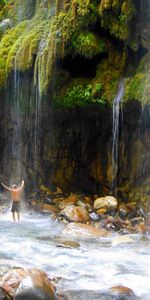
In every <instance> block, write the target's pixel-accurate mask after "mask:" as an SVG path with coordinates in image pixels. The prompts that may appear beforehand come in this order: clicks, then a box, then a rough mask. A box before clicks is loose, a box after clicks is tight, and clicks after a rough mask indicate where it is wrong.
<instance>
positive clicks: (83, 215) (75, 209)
mask: <svg viewBox="0 0 150 300" xmlns="http://www.w3.org/2000/svg"><path fill="white" fill-rule="evenodd" d="M61 214H62V215H64V216H65V217H66V218H67V220H69V221H72V222H82V223H86V222H88V221H89V220H90V215H89V213H88V211H87V209H86V208H84V207H80V206H74V205H68V206H66V207H65V208H64V209H63V210H62V211H61Z"/></svg>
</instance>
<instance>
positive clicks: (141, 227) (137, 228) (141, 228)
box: [134, 223, 149, 233]
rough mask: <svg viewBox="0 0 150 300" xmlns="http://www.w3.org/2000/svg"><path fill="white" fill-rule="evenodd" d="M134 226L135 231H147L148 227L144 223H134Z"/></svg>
mask: <svg viewBox="0 0 150 300" xmlns="http://www.w3.org/2000/svg"><path fill="white" fill-rule="evenodd" d="M134 228H135V231H136V232H137V233H146V232H149V227H147V226H146V225H145V224H144V223H140V224H136V225H135V227H134Z"/></svg>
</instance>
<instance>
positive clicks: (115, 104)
mask: <svg viewBox="0 0 150 300" xmlns="http://www.w3.org/2000/svg"><path fill="white" fill-rule="evenodd" d="M123 93H124V81H123V80H121V81H120V83H119V87H118V92H117V94H116V97H115V99H114V102H113V132H112V139H113V141H112V187H111V190H112V191H113V192H114V190H115V188H116V187H117V175H118V174H117V173H118V148H119V121H120V105H121V100H122V97H123Z"/></svg>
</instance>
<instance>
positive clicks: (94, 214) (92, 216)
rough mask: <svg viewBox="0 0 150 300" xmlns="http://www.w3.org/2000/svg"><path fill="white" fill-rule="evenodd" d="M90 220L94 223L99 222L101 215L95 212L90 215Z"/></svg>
mask: <svg viewBox="0 0 150 300" xmlns="http://www.w3.org/2000/svg"><path fill="white" fill-rule="evenodd" d="M90 218H91V220H92V221H98V220H99V218H100V217H99V215H98V214H97V213H95V212H92V213H90Z"/></svg>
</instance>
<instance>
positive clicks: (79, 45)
mask: <svg viewBox="0 0 150 300" xmlns="http://www.w3.org/2000/svg"><path fill="white" fill-rule="evenodd" d="M71 45H72V47H73V49H74V50H75V52H76V53H77V54H79V55H82V56H84V57H87V58H92V57H93V56H94V55H96V54H99V53H102V52H106V51H107V50H106V49H107V48H106V46H105V41H104V40H103V39H100V38H99V37H98V36H96V35H95V34H94V33H92V32H87V33H84V32H82V33H80V34H78V33H75V34H74V35H73V36H72V38H71Z"/></svg>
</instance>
